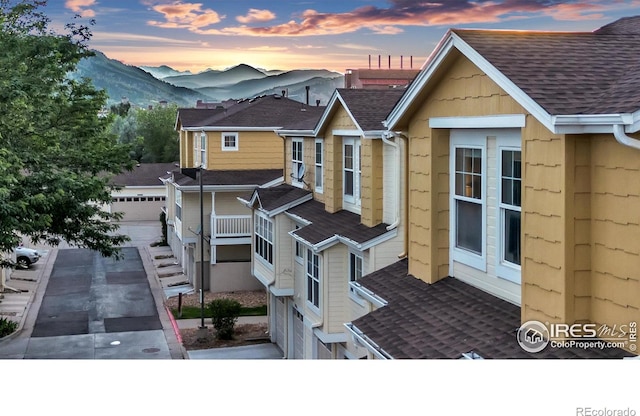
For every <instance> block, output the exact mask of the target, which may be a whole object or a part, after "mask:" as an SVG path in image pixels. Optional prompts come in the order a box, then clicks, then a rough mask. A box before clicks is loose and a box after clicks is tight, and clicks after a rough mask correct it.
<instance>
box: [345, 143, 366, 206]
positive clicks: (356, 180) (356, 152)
mask: <svg viewBox="0 0 640 416" xmlns="http://www.w3.org/2000/svg"><path fill="white" fill-rule="evenodd" d="M348 145H351V146H353V195H347V194H346V193H345V186H344V184H345V183H346V180H345V178H346V171H347V170H346V168H345V163H344V161H345V156H346V154H345V153H346V152H345V148H346V146H348ZM361 152H362V146H361V142H360V138H359V137H344V138H343V139H342V205H343V208H344V209H346V210H347V211H351V212H353V213H355V214H360V212H361V203H362V200H361V186H362V185H361V184H360V177H361V175H362V171H361V160H360V158H361ZM359 169H360V170H359Z"/></svg>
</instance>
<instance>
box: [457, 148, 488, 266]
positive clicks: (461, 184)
mask: <svg viewBox="0 0 640 416" xmlns="http://www.w3.org/2000/svg"><path fill="white" fill-rule="evenodd" d="M454 199H455V205H456V239H455V244H456V247H458V248H462V249H465V250H468V251H471V252H473V253H476V254H478V255H482V229H481V225H482V149H474V148H467V147H458V148H456V153H455V196H454Z"/></svg>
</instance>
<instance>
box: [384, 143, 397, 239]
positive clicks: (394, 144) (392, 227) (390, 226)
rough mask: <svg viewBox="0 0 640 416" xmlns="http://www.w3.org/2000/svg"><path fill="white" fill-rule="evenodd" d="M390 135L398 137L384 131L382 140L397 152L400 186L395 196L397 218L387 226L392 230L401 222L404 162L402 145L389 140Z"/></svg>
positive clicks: (388, 229)
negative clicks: (401, 190) (401, 165)
mask: <svg viewBox="0 0 640 416" xmlns="http://www.w3.org/2000/svg"><path fill="white" fill-rule="evenodd" d="M389 136H394V137H398V136H396V135H395V134H394V133H392V132H384V133H382V142H383V143H385V144H388V145H389V146H391V147H393V148H394V150H395V152H396V159H397V160H396V166H395V175H396V180H397V181H398V187H397V191H396V192H397V193H398V195H397V197H396V198H395V200H396V212H395V214H396V219H395V220H394V221H393V222H392V223H391V224H390V225H389V226H387V231H391V230H395V229H396V228H397V227H398V225H399V224H400V207H401V206H402V204H401V203H400V198H401V195H402V194H401V193H400V187H401V186H402V178H401V177H400V163H402V160H401V157H402V152H401V151H400V145H399V144H398V143H396V142H395V141H391V140H389Z"/></svg>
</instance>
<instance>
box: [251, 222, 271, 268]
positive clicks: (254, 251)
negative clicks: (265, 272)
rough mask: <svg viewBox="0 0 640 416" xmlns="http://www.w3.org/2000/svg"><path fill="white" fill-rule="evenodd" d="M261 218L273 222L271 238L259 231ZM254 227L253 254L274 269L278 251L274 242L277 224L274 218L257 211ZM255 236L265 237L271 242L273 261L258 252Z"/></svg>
mask: <svg viewBox="0 0 640 416" xmlns="http://www.w3.org/2000/svg"><path fill="white" fill-rule="evenodd" d="M260 219H262V220H263V221H267V222H269V223H271V239H269V238H268V236H264V235H262V234H261V233H259V232H258V229H259V225H258V224H259V221H260ZM254 222H255V224H254V229H253V234H254V238H253V245H254V247H253V254H254V255H255V256H254V257H255V258H256V259H257V260H258V261H259V262H261V263H262V264H264V265H265V266H266V267H268V268H269V269H271V270H273V266H274V265H273V262H275V257H276V251H275V244H274V241H273V240H274V238H273V237H274V236H275V224H274V222H273V220H271V218H269V217H267V216H266V215H263V214H261V213H259V212H256V213H255V217H254ZM255 236H258V237H260V238H262V239H264V240H265V241H266V242H267V243H270V244H271V263H270V262H269V260H268V259H265V258H264V257H262V255H261V254H260V253H259V252H258V247H257V246H256V244H255Z"/></svg>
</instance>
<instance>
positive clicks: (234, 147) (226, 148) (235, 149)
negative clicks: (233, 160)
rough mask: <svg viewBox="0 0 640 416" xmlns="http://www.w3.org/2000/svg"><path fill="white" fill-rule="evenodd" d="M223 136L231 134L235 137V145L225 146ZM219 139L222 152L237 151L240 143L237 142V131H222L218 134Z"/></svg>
mask: <svg viewBox="0 0 640 416" xmlns="http://www.w3.org/2000/svg"><path fill="white" fill-rule="evenodd" d="M225 136H233V137H234V138H235V146H225V141H224V138H225ZM220 140H221V147H222V151H223V152H237V151H238V148H239V147H240V143H239V141H240V138H239V135H238V133H234V132H222V134H221V135H220Z"/></svg>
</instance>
